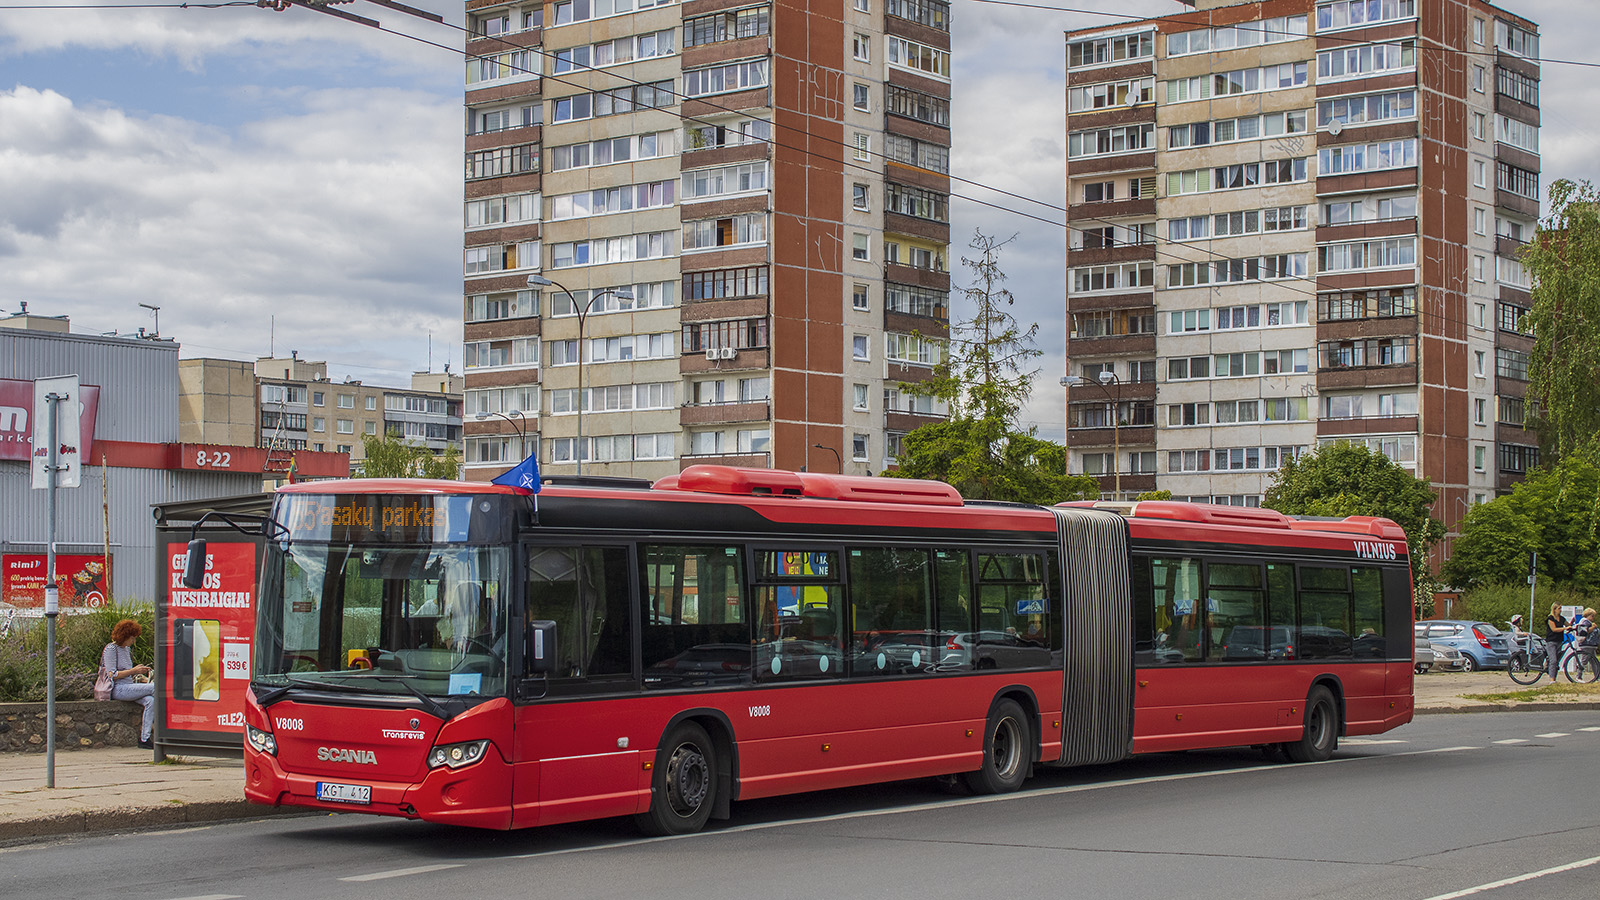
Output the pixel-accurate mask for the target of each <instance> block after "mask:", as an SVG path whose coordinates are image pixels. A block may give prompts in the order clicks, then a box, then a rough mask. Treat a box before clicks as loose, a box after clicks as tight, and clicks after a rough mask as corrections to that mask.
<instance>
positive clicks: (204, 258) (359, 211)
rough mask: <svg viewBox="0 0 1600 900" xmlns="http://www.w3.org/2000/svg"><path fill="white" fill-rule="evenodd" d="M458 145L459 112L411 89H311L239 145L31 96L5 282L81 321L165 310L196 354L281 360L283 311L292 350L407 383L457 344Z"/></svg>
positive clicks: (0, 247) (216, 135)
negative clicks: (428, 342)
mask: <svg viewBox="0 0 1600 900" xmlns="http://www.w3.org/2000/svg"><path fill="white" fill-rule="evenodd" d="M459 148H460V110H459V106H458V105H456V104H455V103H449V102H444V101H441V100H440V99H438V98H435V97H430V96H426V95H419V94H416V93H411V92H405V91H384V90H360V91H347V90H322V91H308V92H306V93H304V94H303V96H302V98H301V104H300V109H299V111H298V112H297V113H296V114H293V115H287V116H283V117H280V118H275V119H270V120H265V121H260V122H256V123H252V124H250V125H248V126H247V127H245V128H243V129H242V130H241V133H240V136H238V137H232V136H229V135H226V134H224V133H221V132H219V131H217V130H215V129H210V128H207V127H205V126H203V125H200V124H198V123H194V122H187V121H182V120H178V119H174V118H170V117H156V116H149V117H136V116H132V115H129V114H127V113H125V112H122V111H120V110H115V109H96V108H86V107H81V106H77V105H75V104H73V102H72V101H71V100H70V99H69V98H67V97H64V96H62V95H61V94H58V93H56V92H54V91H49V90H36V89H32V88H27V87H18V88H16V89H14V90H12V91H9V92H3V93H0V195H3V196H6V197H8V198H22V199H21V200H20V201H18V202H11V201H8V202H7V203H6V204H4V205H3V206H0V283H3V284H5V285H7V287H8V293H9V294H11V295H12V296H14V297H15V298H16V299H21V300H38V301H50V302H48V303H40V304H39V305H38V306H36V309H39V310H40V311H47V310H48V311H51V312H53V311H55V310H61V311H65V312H69V313H70V314H71V315H72V316H73V318H74V320H75V323H76V324H77V325H79V326H80V327H82V328H84V329H85V330H102V329H112V328H116V329H123V330H131V329H132V328H134V327H137V326H138V325H140V324H145V323H144V320H143V318H142V311H140V310H139V309H138V308H137V304H138V303H153V304H156V305H159V306H161V307H162V328H163V333H164V336H167V337H173V338H177V339H178V340H180V341H182V342H184V343H185V344H186V345H191V346H188V347H186V351H185V354H184V355H185V356H193V355H230V354H229V353H228V352H224V351H232V352H233V353H242V354H245V355H256V354H260V355H265V354H266V353H267V352H268V345H267V337H268V326H269V321H270V317H272V316H274V315H276V317H277V323H276V330H277V334H278V335H279V339H278V342H277V347H278V349H279V350H280V352H281V351H282V349H284V348H286V347H294V348H295V349H298V350H300V351H301V354H302V356H305V357H309V358H316V359H324V358H325V359H328V360H329V361H330V362H332V363H335V364H336V365H337V364H338V363H339V362H342V361H343V362H349V363H352V364H356V363H359V364H363V365H367V366H373V367H377V368H380V369H389V370H390V372H389V377H391V378H400V377H403V376H404V374H405V373H407V372H409V371H410V370H412V369H415V368H421V367H422V365H423V363H424V360H423V358H422V353H423V343H424V341H425V339H426V338H425V335H427V334H429V333H430V332H431V333H432V334H433V335H435V336H436V338H437V340H436V343H439V344H441V345H444V344H447V343H451V344H453V343H455V342H456V341H457V340H458V339H459V335H460V318H459V317H460V301H459V299H458V298H459V296H460V272H461V250H460V246H461V234H460V221H461V201H460V193H461V187H460V182H459V177H458V176H457V175H456V173H458V172H459V171H460V158H461V157H460V149H459ZM9 305H10V304H8V306H9ZM197 348H214V349H197ZM444 355H445V352H444V351H443V350H441V352H440V354H439V356H440V358H443V357H444ZM357 374H359V372H358V373H357Z"/></svg>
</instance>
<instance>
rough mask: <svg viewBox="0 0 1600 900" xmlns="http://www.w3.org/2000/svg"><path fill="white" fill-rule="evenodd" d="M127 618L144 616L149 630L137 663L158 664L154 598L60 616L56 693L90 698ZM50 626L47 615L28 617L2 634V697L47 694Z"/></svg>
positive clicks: (30, 698)
mask: <svg viewBox="0 0 1600 900" xmlns="http://www.w3.org/2000/svg"><path fill="white" fill-rule="evenodd" d="M123 619H133V620H134V621H135V622H138V623H139V625H140V627H142V628H143V629H144V632H143V633H142V634H140V635H139V640H137V641H135V642H134V645H133V661H134V664H135V665H154V662H155V607H154V606H153V605H152V604H150V603H138V602H134V603H118V604H112V605H108V606H106V607H103V608H101V609H95V610H91V611H89V612H86V613H77V614H73V615H63V616H61V617H59V618H58V619H56V654H55V655H56V699H57V700H88V699H90V698H91V697H93V696H94V678H95V674H96V673H97V672H98V671H99V669H100V653H101V651H102V650H104V649H105V646H106V643H107V642H109V641H110V640H111V629H112V627H113V626H115V625H116V624H117V622H119V621H121V620H123ZM48 640H49V638H48V629H47V628H46V626H45V623H44V620H43V619H37V620H22V621H19V622H17V623H15V625H14V626H13V629H12V631H11V632H10V634H8V635H6V636H5V637H3V638H0V702H38V701H42V700H44V699H45V690H46V686H47V685H46V682H47V680H48V679H47V672H46V668H47V665H46V663H47V657H46V655H45V649H46V648H45V645H46V644H47V643H48Z"/></svg>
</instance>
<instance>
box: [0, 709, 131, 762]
mask: <svg viewBox="0 0 1600 900" xmlns="http://www.w3.org/2000/svg"><path fill="white" fill-rule="evenodd" d="M45 710H46V705H45V704H43V703H0V753H19V752H20V753H43V752H44V749H45V731H46V729H47V728H48V726H49V722H48V721H47V720H46V717H45ZM142 712H143V710H142V709H141V708H140V706H139V704H137V703H128V702H126V701H123V700H63V701H58V702H57V703H56V750H58V751H59V750H84V749H88V748H91V747H135V746H138V744H139V716H140V715H141V713H142Z"/></svg>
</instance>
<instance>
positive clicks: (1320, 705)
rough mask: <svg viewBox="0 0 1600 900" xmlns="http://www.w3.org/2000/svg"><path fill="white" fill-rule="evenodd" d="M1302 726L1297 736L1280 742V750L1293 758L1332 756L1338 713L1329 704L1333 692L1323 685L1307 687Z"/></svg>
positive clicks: (1311, 759) (1314, 759)
mask: <svg viewBox="0 0 1600 900" xmlns="http://www.w3.org/2000/svg"><path fill="white" fill-rule="evenodd" d="M1305 722H1306V725H1305V730H1304V731H1303V732H1302V733H1301V735H1300V740H1298V741H1290V742H1289V743H1287V744H1284V745H1283V752H1284V753H1285V754H1286V755H1287V756H1288V757H1289V759H1290V760H1291V761H1293V762H1301V763H1303V762H1322V761H1323V760H1325V759H1328V758H1329V757H1331V756H1333V751H1334V748H1336V747H1338V746H1339V713H1338V710H1337V708H1336V707H1335V706H1334V705H1333V695H1332V694H1330V693H1328V689H1327V688H1325V687H1315V688H1312V689H1311V695H1310V696H1308V697H1307V698H1306V718H1305Z"/></svg>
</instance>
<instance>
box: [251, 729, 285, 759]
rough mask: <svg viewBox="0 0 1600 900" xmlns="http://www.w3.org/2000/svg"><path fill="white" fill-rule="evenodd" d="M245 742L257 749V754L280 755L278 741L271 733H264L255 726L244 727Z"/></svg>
mask: <svg viewBox="0 0 1600 900" xmlns="http://www.w3.org/2000/svg"><path fill="white" fill-rule="evenodd" d="M244 737H245V740H247V741H249V742H250V746H252V747H254V748H255V749H256V752H257V753H266V754H268V755H270V756H277V755H278V739H277V738H275V737H273V736H272V732H270V731H262V730H261V729H259V728H257V727H255V726H254V725H246V726H244Z"/></svg>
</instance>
